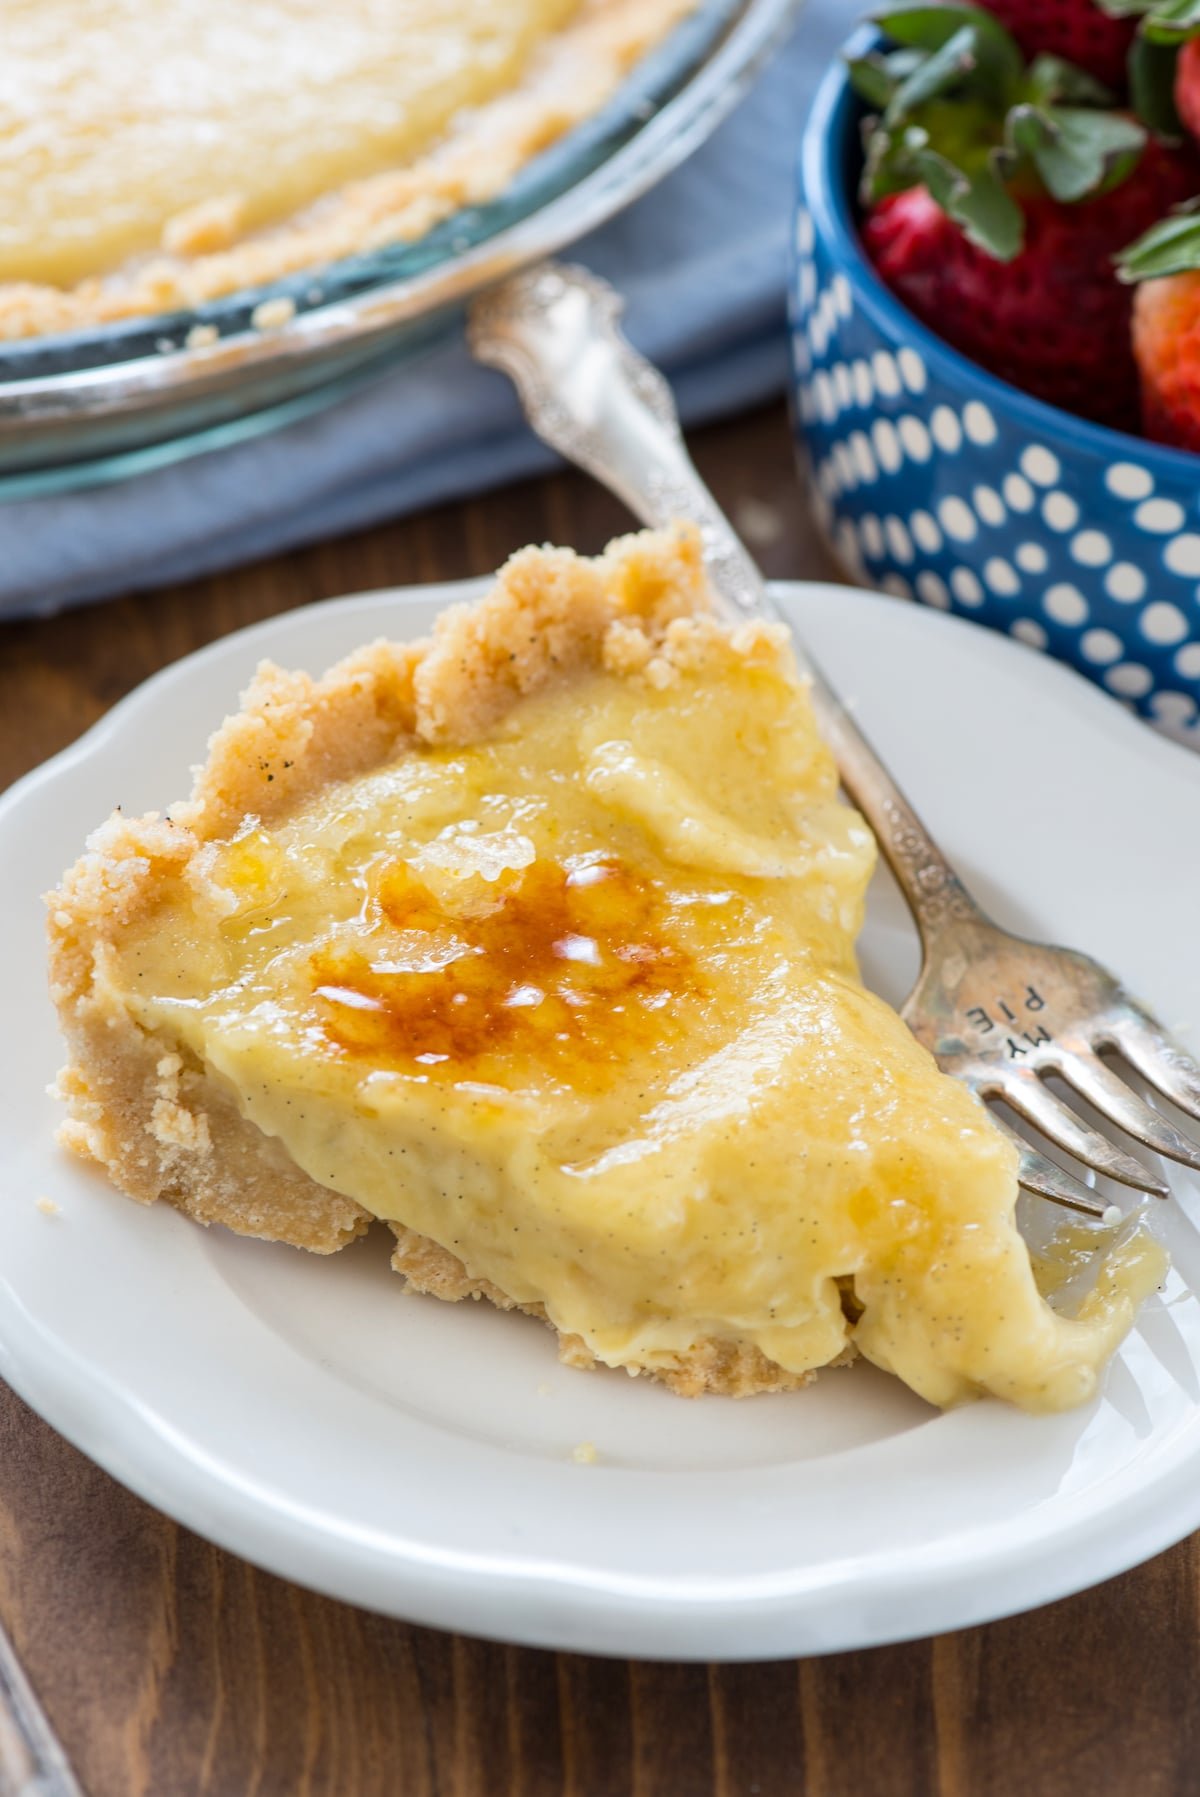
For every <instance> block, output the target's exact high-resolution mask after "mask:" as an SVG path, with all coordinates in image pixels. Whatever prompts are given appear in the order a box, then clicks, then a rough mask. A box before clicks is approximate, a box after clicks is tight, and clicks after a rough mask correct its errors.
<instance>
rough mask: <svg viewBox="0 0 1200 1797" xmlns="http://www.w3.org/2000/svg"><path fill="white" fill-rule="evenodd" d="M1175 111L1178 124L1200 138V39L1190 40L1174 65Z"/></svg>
mask: <svg viewBox="0 0 1200 1797" xmlns="http://www.w3.org/2000/svg"><path fill="white" fill-rule="evenodd" d="M1175 110H1176V112H1177V113H1178V114H1179V119H1180V123H1181V124H1182V125H1183V126H1184V127H1185V129H1186V130H1188V131H1190V132H1191V134H1192V136H1193V137H1196V138H1200V38H1191V39H1190V40H1189V41H1188V42H1187V43H1186V44H1184V46H1183V48H1182V49H1181V50H1180V52H1179V57H1178V59H1177V61H1176V64H1175Z"/></svg>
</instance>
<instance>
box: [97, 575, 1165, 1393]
mask: <svg viewBox="0 0 1200 1797" xmlns="http://www.w3.org/2000/svg"><path fill="white" fill-rule="evenodd" d="M644 541H645V540H643V542H644ZM650 541H651V542H653V541H654V540H653V539H650ZM642 553H643V554H645V553H647V552H646V551H645V550H644V549H643V551H642ZM523 565H524V568H525V570H526V571H527V572H528V571H529V570H530V569H532V568H534V567H535V566H536V557H535V556H531V555H530V554H527V555H526V557H525V558H524V564H523ZM579 566H583V564H579ZM485 612H486V608H485ZM485 612H484V613H481V614H480V618H481V620H483V619H484V618H485ZM471 628H474V627H473V626H471V627H468V626H465V625H462V626H461V635H462V640H463V641H464V642H465V643H467V645H468V647H469V645H470V643H471V641H472V639H471V636H470V629H471ZM478 634H479V635H480V636H482V635H484V634H486V631H485V627H484V622H482V621H481V622H480V624H479V629H478ZM456 640H457V639H456ZM465 652H466V651H464V653H465ZM552 659H553V658H552ZM567 659H569V658H567ZM576 661H577V663H578V665H576V666H574V667H569V668H563V669H559V670H558V671H555V669H554V668H550V670H549V671H548V673H547V675H546V678H545V679H544V680H542V681H541V682H540V683H534V684H532V685H531V687H530V690H528V691H526V692H525V693H523V694H518V693H516V692H510V693H509V694H508V695H507V697H506V698H505V699H504V700H503V702H502V703H500V704H498V705H497V706H496V707H495V708H494V709H495V710H496V714H497V715H495V716H494V718H493V719H492V721H491V722H490V723H488V724H487V726H486V727H485V728H483V729H481V730H478V731H472V732H468V733H467V735H468V736H469V737H470V738H471V739H470V740H464V741H447V740H440V741H422V740H420V738H419V735H418V736H413V735H409V736H406V737H405V739H404V740H403V741H402V742H401V743H399V744H398V746H397V748H396V750H395V752H393V753H392V754H391V755H390V756H389V757H388V758H387V759H386V760H385V761H383V762H382V763H381V764H380V765H377V766H373V767H370V768H367V769H363V770H362V771H359V772H356V773H354V774H352V775H350V776H349V777H344V778H338V779H334V780H331V781H327V782H324V783H322V784H320V785H319V786H318V788H317V789H316V790H315V791H313V792H311V793H309V794H308V795H307V796H306V797H305V798H304V799H303V801H302V802H301V803H299V804H298V805H295V806H292V807H290V808H285V810H284V814H283V815H282V816H280V817H276V818H273V819H272V821H270V822H263V821H261V820H260V818H259V817H258V816H255V815H243V816H242V819H241V821H240V824H238V825H237V826H236V827H235V828H233V829H231V830H226V831H225V832H224V833H222V834H220V835H218V836H216V837H215V838H213V839H211V840H207V841H204V842H202V843H201V844H199V845H198V846H197V847H196V849H195V852H194V853H192V854H190V855H189V856H188V857H186V858H183V859H181V860H179V861H178V862H177V863H175V864H174V865H172V866H171V867H169V868H166V869H164V871H163V873H162V877H161V879H160V880H159V882H158V884H157V886H156V890H155V897H154V901H153V903H152V904H150V905H148V906H143V907H142V908H141V910H140V912H139V914H138V915H137V917H136V918H135V919H134V920H133V921H132V922H130V923H129V924H128V925H127V926H123V927H121V928H118V929H115V930H113V931H112V932H111V933H110V939H109V940H108V941H107V942H106V944H105V947H104V951H103V953H102V954H98V955H95V956H94V958H93V968H92V972H91V975H90V984H89V990H88V997H87V1002H88V1003H89V1004H91V1005H92V1006H94V1007H98V1008H99V1011H100V1012H101V1013H103V1014H104V1015H105V1016H106V1017H115V1018H118V1019H120V1020H122V1021H123V1022H125V1023H130V1022H131V1023H132V1024H133V1025H134V1026H135V1028H136V1029H137V1030H138V1031H139V1032H141V1034H142V1035H143V1036H145V1037H146V1038H147V1039H149V1040H151V1041H153V1042H154V1043H156V1044H158V1045H159V1048H160V1049H161V1052H162V1053H164V1054H167V1053H170V1054H173V1055H178V1056H180V1057H181V1058H182V1060H183V1063H184V1065H185V1066H186V1067H187V1068H189V1069H191V1070H192V1077H193V1081H194V1082H195V1081H200V1082H202V1083H203V1082H206V1083H208V1084H209V1085H210V1086H211V1088H212V1090H213V1091H214V1092H219V1093H220V1094H222V1095H223V1096H224V1098H225V1099H226V1100H228V1101H229V1102H231V1103H232V1104H233V1105H234V1106H235V1107H236V1109H237V1111H238V1112H239V1113H240V1115H241V1116H242V1117H243V1118H245V1119H246V1120H248V1121H249V1122H250V1123H251V1124H252V1125H253V1126H254V1127H255V1129H256V1130H257V1131H258V1132H261V1137H262V1138H270V1139H271V1140H272V1141H273V1143H274V1144H275V1145H276V1149H278V1148H280V1147H281V1148H282V1149H283V1150H284V1151H285V1152H286V1156H287V1157H288V1159H289V1161H290V1162H291V1163H294V1165H295V1166H296V1167H298V1168H299V1169H302V1170H303V1172H304V1173H305V1174H306V1175H308V1176H309V1177H310V1178H311V1180H312V1181H313V1182H315V1184H316V1186H318V1187H320V1188H324V1189H329V1190H331V1191H333V1192H336V1193H340V1194H343V1195H344V1196H345V1197H346V1198H348V1199H351V1200H353V1201H354V1202H355V1203H356V1204H358V1205H361V1206H362V1207H364V1209H365V1210H366V1211H368V1212H370V1213H372V1214H373V1215H374V1216H376V1217H379V1218H383V1219H386V1220H387V1221H388V1222H390V1223H392V1224H393V1225H395V1226H396V1227H397V1229H398V1230H399V1231H410V1232H416V1234H417V1235H419V1236H420V1237H422V1238H424V1239H425V1240H426V1241H428V1242H429V1243H432V1244H436V1245H437V1246H438V1247H440V1248H441V1249H442V1250H445V1251H447V1252H448V1253H449V1254H450V1255H452V1256H453V1257H455V1260H456V1262H458V1263H461V1266H462V1268H463V1269H464V1270H465V1275H466V1277H467V1279H468V1280H471V1281H476V1282H482V1283H483V1284H484V1287H485V1289H488V1290H489V1292H491V1293H493V1294H495V1293H499V1294H500V1295H502V1297H504V1298H505V1299H507V1300H509V1301H511V1302H513V1303H515V1304H518V1305H521V1306H525V1307H529V1308H534V1309H538V1310H540V1311H541V1312H543V1313H544V1314H545V1316H546V1317H547V1318H548V1320H549V1321H550V1322H551V1323H552V1324H553V1325H554V1326H555V1327H556V1328H557V1329H558V1330H559V1331H560V1333H561V1334H562V1335H563V1336H564V1337H565V1338H569V1339H571V1340H573V1341H576V1342H579V1343H582V1344H583V1349H584V1350H585V1351H586V1354H587V1355H590V1356H592V1357H594V1358H595V1359H597V1360H600V1361H602V1362H605V1363H607V1364H609V1365H612V1366H623V1367H626V1368H628V1369H630V1370H631V1371H648V1372H655V1371H656V1370H661V1369H663V1368H667V1367H675V1368H677V1367H679V1366H680V1365H681V1364H686V1362H687V1359H688V1356H689V1355H691V1354H693V1353H695V1352H697V1351H698V1349H699V1347H700V1345H702V1344H709V1345H710V1346H711V1344H713V1343H717V1344H723V1345H724V1346H725V1347H726V1348H728V1349H730V1350H731V1351H736V1352H737V1353H738V1354H741V1355H747V1354H749V1355H752V1356H756V1357H761V1363H762V1364H766V1363H769V1365H770V1366H771V1367H772V1368H775V1369H779V1370H780V1371H781V1372H782V1374H783V1375H785V1376H786V1377H787V1378H789V1379H791V1380H792V1381H793V1382H795V1381H797V1380H801V1379H802V1378H803V1376H804V1375H806V1374H809V1373H810V1372H811V1371H812V1370H814V1369H816V1368H819V1367H821V1366H825V1365H827V1364H828V1363H830V1362H831V1361H834V1360H836V1359H838V1358H839V1357H842V1356H844V1355H845V1354H846V1353H847V1351H853V1349H857V1350H858V1352H860V1353H862V1354H863V1355H865V1356H866V1357H867V1358H868V1359H869V1360H872V1361H874V1362H875V1363H876V1364H877V1365H879V1366H881V1367H883V1368H885V1369H887V1370H890V1371H892V1372H894V1373H896V1374H897V1375H899V1377H900V1378H902V1379H903V1380H905V1381H906V1382H907V1383H908V1384H909V1385H910V1386H911V1387H912V1388H913V1389H914V1390H915V1391H917V1392H919V1393H920V1394H921V1395H922V1396H923V1397H925V1398H927V1399H929V1400H930V1401H931V1402H932V1403H935V1404H939V1405H947V1404H953V1403H956V1402H958V1401H960V1400H962V1399H964V1398H967V1397H970V1396H973V1395H977V1394H979V1393H983V1392H991V1393H994V1394H996V1395H998V1396H1001V1397H1003V1398H1006V1399H1010V1400H1012V1401H1014V1402H1016V1403H1018V1404H1020V1405H1023V1406H1026V1407H1028V1408H1030V1409H1035V1410H1051V1409H1057V1408H1061V1407H1064V1406H1067V1405H1072V1404H1076V1403H1079V1402H1081V1401H1083V1400H1085V1399H1086V1398H1087V1397H1088V1396H1089V1395H1090V1394H1091V1393H1092V1392H1093V1390H1094V1388H1095V1385H1096V1380H1097V1375H1098V1372H1099V1370H1100V1368H1101V1367H1102V1366H1103V1364H1104V1362H1105V1360H1106V1359H1107V1357H1108V1356H1109V1355H1110V1354H1111V1353H1112V1351H1113V1349H1114V1348H1115V1347H1116V1345H1117V1343H1118V1342H1119V1341H1120V1339H1121V1337H1122V1336H1123V1335H1124V1333H1125V1332H1126V1330H1127V1329H1128V1327H1129V1325H1130V1322H1131V1320H1132V1318H1133V1315H1134V1313H1135V1309H1136V1306H1137V1304H1138V1302H1139V1301H1140V1300H1141V1298H1142V1297H1144V1296H1145V1295H1146V1293H1147V1292H1148V1291H1149V1290H1150V1289H1152V1288H1153V1286H1154V1285H1155V1284H1156V1283H1157V1281H1158V1280H1159V1278H1160V1277H1161V1273H1162V1259H1161V1254H1160V1252H1159V1250H1158V1249H1157V1247H1156V1246H1155V1245H1154V1244H1153V1243H1151V1242H1150V1241H1149V1240H1148V1239H1146V1238H1145V1237H1142V1236H1134V1237H1133V1238H1132V1240H1131V1241H1129V1242H1127V1243H1126V1244H1125V1245H1124V1246H1123V1247H1122V1248H1120V1249H1118V1250H1116V1251H1114V1252H1113V1253H1112V1254H1111V1255H1110V1256H1109V1258H1108V1260H1107V1261H1106V1262H1105V1264H1104V1265H1103V1267H1102V1269H1101V1272H1100V1276H1099V1278H1098V1280H1097V1283H1096V1285H1095V1288H1094V1290H1093V1292H1092V1294H1091V1295H1090V1297H1089V1298H1088V1299H1087V1300H1086V1301H1085V1302H1084V1304H1083V1306H1082V1308H1081V1309H1080V1311H1079V1313H1078V1315H1077V1316H1076V1317H1074V1318H1066V1317H1063V1316H1061V1315H1059V1314H1057V1313H1056V1312H1055V1311H1054V1310H1052V1309H1051V1308H1050V1306H1049V1305H1048V1304H1047V1303H1046V1302H1045V1301H1044V1299H1043V1298H1042V1297H1041V1296H1040V1294H1039V1292H1038V1289H1037V1286H1036V1284H1035V1280H1034V1276H1033V1271H1032V1268H1031V1264H1030V1257H1029V1254H1028V1251H1027V1249H1026V1247H1025V1244H1024V1242H1023V1241H1022V1239H1021V1236H1020V1235H1019V1233H1018V1231H1017V1229H1016V1227H1015V1223H1014V1205H1015V1200H1016V1196H1017V1187H1016V1164H1015V1162H1016V1157H1015V1153H1014V1150H1013V1148H1012V1147H1011V1145H1010V1143H1009V1142H1008V1141H1007V1139H1006V1138H1005V1137H1004V1136H1003V1135H1001V1134H1000V1132H999V1131H998V1130H997V1129H996V1128H995V1127H994V1126H993V1124H992V1123H991V1121H990V1119H989V1117H988V1115H987V1113H986V1112H985V1110H984V1109H983V1108H982V1107H981V1106H980V1105H979V1104H978V1102H977V1101H976V1100H975V1099H974V1098H973V1097H972V1096H971V1095H970V1094H969V1093H968V1092H967V1091H966V1090H965V1089H964V1088H963V1087H962V1086H960V1085H959V1084H957V1083H956V1082H954V1081H953V1080H951V1079H948V1078H946V1077H945V1076H943V1075H942V1074H941V1073H940V1072H939V1070H938V1069H937V1067H936V1065H935V1064H934V1062H933V1061H932V1059H931V1058H930V1057H929V1056H928V1055H927V1054H926V1052H925V1051H924V1050H923V1049H922V1048H921V1047H920V1046H919V1045H918V1044H917V1043H916V1041H915V1040H914V1039H913V1038H912V1036H911V1035H910V1034H909V1032H908V1030H907V1028H906V1027H905V1026H904V1024H903V1023H902V1022H901V1020H900V1018H899V1017H898V1016H897V1015H896V1014H895V1012H893V1011H892V1010H891V1009H890V1008H889V1007H888V1006H887V1005H886V1004H884V1003H883V1001H882V1000H881V999H879V998H877V997H875V996H874V995H873V994H871V993H870V992H868V991H866V990H865V989H864V987H863V986H862V985H861V983H860V981H859V979H858V975H857V971H856V966H855V960H854V942H855V938H856V935H857V932H858V930H859V928H860V925H861V922H862V915H863V902H864V895H865V891H866V887H867V883H868V880H869V879H870V876H871V872H872V868H873V865H874V861H875V848H874V843H873V840H872V838H871V836H870V834H869V832H868V830H867V829H866V827H865V825H864V824H863V822H862V820H861V819H860V818H859V816H858V815H857V814H856V813H855V812H854V811H852V810H850V809H849V808H848V807H846V806H845V805H844V804H842V803H841V802H840V801H839V798H838V795H837V781H836V775H835V770H834V767H833V763H832V760H831V757H830V755H829V753H828V751H827V750H826V749H825V747H824V745H823V744H822V742H821V741H820V739H819V737H818V735H817V733H816V729H815V726H814V722H813V717H812V713H811V710H810V706H809V703H808V699H807V695H806V693H805V691H804V688H803V686H802V684H801V683H800V682H799V681H798V679H797V678H796V676H795V673H794V671H793V667H792V664H791V660H790V656H789V653H788V651H787V649H786V646H785V645H784V643H783V641H782V639H781V638H780V637H779V636H778V635H777V634H775V633H773V632H771V631H770V630H767V629H765V628H757V629H753V630H748V631H743V632H741V633H740V634H738V633H735V634H732V635H731V634H730V633H729V632H727V631H726V630H724V629H723V628H721V627H719V626H717V625H716V624H715V623H714V622H712V621H711V620H710V619H709V618H707V617H704V616H699V617H695V616H693V617H684V618H677V619H675V620H674V621H673V622H668V623H666V624H665V625H662V626H661V627H660V626H658V625H657V624H655V623H654V622H649V623H642V624H638V625H637V626H636V627H634V626H632V625H630V624H629V623H627V622H624V621H622V620H621V619H620V618H617V619H616V621H614V622H612V623H611V624H610V625H609V626H608V627H607V629H606V631H605V632H603V633H602V635H601V639H600V646H599V647H598V648H597V649H596V652H595V653H593V654H590V655H585V656H584V657H582V659H580V658H579V657H576ZM497 678H499V676H497ZM444 734H445V733H444V732H443V737H444ZM280 765H281V764H277V763H274V762H271V763H270V769H269V770H268V771H270V777H271V779H273V778H274V771H273V770H274V769H275V768H276V767H277V766H280ZM288 765H290V764H288ZM263 767H264V769H267V768H268V762H267V760H264V761H263ZM263 777H264V779H265V778H266V777H267V775H266V773H264V776H263ZM62 927H63V928H67V927H68V926H66V925H63V926H62ZM756 1363H757V1362H756Z"/></svg>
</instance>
